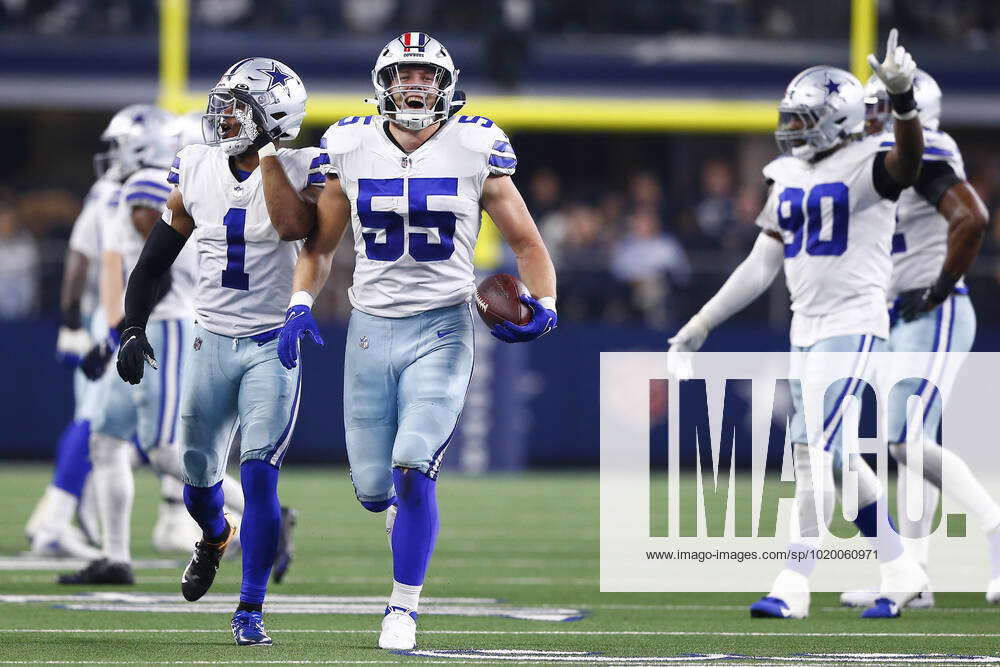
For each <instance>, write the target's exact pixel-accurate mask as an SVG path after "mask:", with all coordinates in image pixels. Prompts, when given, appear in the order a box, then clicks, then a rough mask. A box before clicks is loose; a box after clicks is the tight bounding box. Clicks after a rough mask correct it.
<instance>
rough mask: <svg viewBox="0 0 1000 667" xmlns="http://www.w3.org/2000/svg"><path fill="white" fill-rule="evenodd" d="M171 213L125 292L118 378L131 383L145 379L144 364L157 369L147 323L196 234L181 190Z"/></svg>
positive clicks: (176, 193)
mask: <svg viewBox="0 0 1000 667" xmlns="http://www.w3.org/2000/svg"><path fill="white" fill-rule="evenodd" d="M167 210H168V211H169V214H168V216H169V217H170V223H169V224H168V223H167V222H165V221H164V220H160V221H159V222H157V223H156V224H155V225H154V226H153V230H152V231H151V232H150V233H149V238H147V239H146V244H145V245H144V246H143V247H142V254H141V255H139V261H138V262H137V263H136V265H135V268H134V269H133V270H132V274H131V276H130V277H129V281H128V289H127V290H126V291H125V318H124V320H123V322H122V329H121V331H122V336H121V341H122V343H121V347H120V348H119V349H118V375H120V376H121V378H122V379H123V380H125V381H126V382H128V383H130V384H139V381H140V380H142V370H143V361H147V362H148V363H149V364H150V365H151V366H153V367H154V368H155V363H154V360H155V357H154V355H153V348H152V346H151V345H150V344H149V341H148V340H146V322H147V321H148V320H149V315H150V313H152V312H153V308H154V307H156V304H157V302H158V301H159V300H160V297H162V295H163V293H164V291H165V290H164V289H163V284H162V282H163V278H164V276H165V275H167V272H168V271H169V269H170V266H171V265H172V264H173V263H174V260H175V259H177V255H178V254H179V253H180V251H181V249H182V248H183V247H184V243H185V242H186V241H187V240H188V237H189V236H191V232H192V231H194V219H193V218H192V217H191V214H190V213H188V212H187V209H185V208H184V199H183V197H182V196H181V193H180V190H178V189H176V188H174V190H173V192H171V193H170V196H169V197H168V198H167Z"/></svg>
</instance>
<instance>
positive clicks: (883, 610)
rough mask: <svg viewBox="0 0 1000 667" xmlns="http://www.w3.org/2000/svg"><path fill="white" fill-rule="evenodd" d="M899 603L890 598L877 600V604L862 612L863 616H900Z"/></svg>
mask: <svg viewBox="0 0 1000 667" xmlns="http://www.w3.org/2000/svg"><path fill="white" fill-rule="evenodd" d="M899 617H900V611H899V605H898V604H896V603H895V602H893V601H892V600H890V599H889V598H879V599H877V600H875V606H874V607H869V608H868V609H865V610H864V611H863V612H861V618H899Z"/></svg>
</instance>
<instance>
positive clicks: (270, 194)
mask: <svg viewBox="0 0 1000 667" xmlns="http://www.w3.org/2000/svg"><path fill="white" fill-rule="evenodd" d="M260 174H261V180H262V182H263V185H264V201H265V203H266V204H267V214H268V217H270V219H271V225H273V226H274V229H275V230H276V231H277V232H278V237H279V238H280V239H281V240H282V241H300V240H302V239H304V238H306V237H307V236H308V235H309V234H310V232H312V230H313V227H315V226H316V199H315V198H314V196H313V194H307V193H310V192H311V191H310V189H309V188H307V189H306V190H303V191H302V192H300V191H298V190H296V189H295V188H294V187H292V184H291V183H290V182H289V180H288V175H287V174H285V168H284V167H282V166H281V161H280V160H279V159H278V157H277V156H276V155H271V156H268V157H265V158H263V159H262V160H261V161H260Z"/></svg>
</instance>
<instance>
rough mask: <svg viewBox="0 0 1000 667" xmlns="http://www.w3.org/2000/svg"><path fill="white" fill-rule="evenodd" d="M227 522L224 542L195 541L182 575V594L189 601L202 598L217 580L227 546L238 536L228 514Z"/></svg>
mask: <svg viewBox="0 0 1000 667" xmlns="http://www.w3.org/2000/svg"><path fill="white" fill-rule="evenodd" d="M226 524H227V525H228V526H229V533H228V534H227V535H226V539H224V540H223V541H222V542H206V541H204V540H202V541H200V542H195V544H194V553H193V554H191V562H190V563H188V566H187V567H186V568H184V574H183V575H181V594H182V595H184V599H185V600H187V601H188V602H194V601H195V600H199V599H201V596H202V595H204V594H205V593H207V592H208V589H209V588H211V587H212V582H213V581H215V573H216V572H218V571H219V561H220V560H222V555H223V554H224V553H226V547H228V546H229V543H230V542H232V541H233V538H234V537H236V530H237V528H236V524H235V523H234V522H233V519H232V518H231V517H230V516H229V515H228V514H227V515H226Z"/></svg>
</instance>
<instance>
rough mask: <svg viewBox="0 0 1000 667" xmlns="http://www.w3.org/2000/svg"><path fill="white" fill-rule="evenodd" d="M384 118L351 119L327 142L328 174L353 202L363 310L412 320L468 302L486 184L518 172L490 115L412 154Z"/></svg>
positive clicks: (357, 287)
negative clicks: (489, 179)
mask: <svg viewBox="0 0 1000 667" xmlns="http://www.w3.org/2000/svg"><path fill="white" fill-rule="evenodd" d="M385 123H386V121H385V119H383V118H382V117H380V116H360V117H359V116H349V117H347V118H344V119H342V120H340V121H339V122H337V123H336V124H334V125H331V126H330V128H329V129H328V130H327V131H326V134H324V135H323V141H322V143H321V144H320V146H321V148H322V149H323V151H324V153H323V155H321V156H320V160H321V161H323V162H325V164H324V165H323V166H322V168H323V170H324V171H325V172H326V173H331V174H336V175H337V177H338V178H339V180H340V186H341V187H342V188H343V190H344V192H345V193H346V195H347V197H348V199H350V202H351V219H352V227H353V231H354V249H355V252H356V255H357V260H356V263H355V268H354V284H353V285H352V286H351V288H350V290H349V291H348V296H349V298H350V300H351V304H352V305H353V306H354V307H355V308H357V309H358V310H360V311H362V312H365V313H368V314H370V315H376V316H380V317H407V316H410V315H415V314H417V313H422V312H424V311H427V310H432V309H434V308H443V307H445V306H452V305H455V304H459V303H463V302H467V301H469V300H470V299H471V297H472V293H473V291H474V290H475V281H474V275H473V264H472V253H473V248H474V247H475V245H476V237H477V236H478V235H479V224H480V220H481V215H482V213H481V209H480V206H479V200H480V197H481V196H482V192H483V184H484V182H485V181H486V178H487V177H488V176H489V175H490V174H506V175H510V174H513V173H514V170H515V169H516V167H517V157H516V156H515V155H514V151H513V149H512V148H511V145H510V140H509V139H508V138H507V136H506V135H505V134H504V133H503V131H502V130H501V129H500V128H499V127H498V126H497V125H496V124H495V123H493V121H491V120H489V119H488V118H484V117H482V116H455V117H452V118H451V119H449V120H447V121H445V122H444V123H443V124H442V126H441V128H440V129H439V130H438V131H437V132H436V133H435V134H434V135H433V136H432V137H431V138H430V139H428V140H427V141H426V142H425V143H424V144H423V145H422V146H420V147H419V148H418V149H416V150H415V151H413V152H412V153H409V154H407V153H405V152H403V150H402V149H401V148H400V147H399V146H398V145H397V144H396V143H395V142H394V141H392V139H390V137H389V135H388V134H387V132H388V130H387V129H386V127H385Z"/></svg>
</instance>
